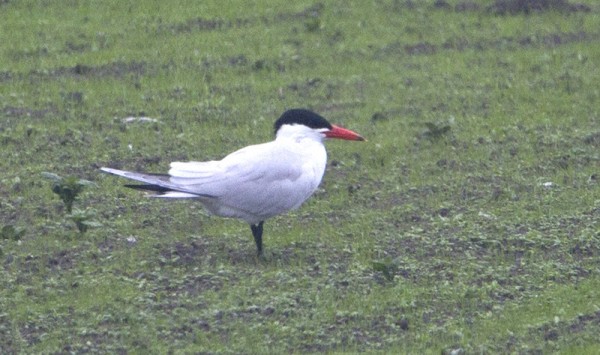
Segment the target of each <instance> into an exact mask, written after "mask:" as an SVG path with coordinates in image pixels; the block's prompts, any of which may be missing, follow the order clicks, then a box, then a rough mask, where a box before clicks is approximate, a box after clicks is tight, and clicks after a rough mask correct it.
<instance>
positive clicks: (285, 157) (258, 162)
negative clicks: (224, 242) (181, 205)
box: [101, 109, 364, 256]
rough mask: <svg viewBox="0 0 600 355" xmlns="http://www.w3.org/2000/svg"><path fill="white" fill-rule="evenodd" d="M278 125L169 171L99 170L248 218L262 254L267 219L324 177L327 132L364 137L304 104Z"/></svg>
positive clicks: (166, 194) (157, 192) (310, 191)
mask: <svg viewBox="0 0 600 355" xmlns="http://www.w3.org/2000/svg"><path fill="white" fill-rule="evenodd" d="M274 127H275V135H276V138H275V140H274V141H271V142H268V143H263V144H258V145H251V146H248V147H245V148H242V149H240V150H238V151H235V152H233V153H231V154H229V155H228V156H226V157H225V158H223V159H222V160H214V161H206V162H197V161H190V162H173V163H171V165H170V170H169V173H168V174H165V175H160V174H145V173H136V172H130V171H123V170H117V169H111V168H101V170H102V171H104V172H107V173H110V174H114V175H119V176H122V177H125V178H128V179H132V180H136V181H140V182H143V183H144V184H143V185H125V186H127V187H131V188H135V189H140V190H147V191H151V192H154V193H155V194H154V195H152V196H153V197H163V198H192V199H196V200H198V201H200V202H201V203H202V204H203V205H204V207H205V208H206V209H207V210H208V211H209V212H210V213H212V214H214V215H217V216H221V217H232V218H239V219H242V220H244V221H246V222H247V223H249V224H250V228H251V229H252V235H253V236H254V241H255V242H256V248H257V250H258V255H259V256H260V255H262V252H263V247H262V234H263V223H264V221H265V220H266V219H268V218H271V217H273V216H276V215H279V214H282V213H285V212H287V211H289V210H293V209H296V208H298V207H299V206H300V205H301V204H302V203H303V202H304V201H306V199H308V198H309V197H310V196H311V195H312V194H313V193H314V192H315V190H316V189H317V187H318V186H319V184H320V183H321V179H322V178H323V174H324V173H325V165H326V163H327V152H326V151H325V146H324V145H323V141H324V140H325V138H338V139H345V140H352V141H364V138H363V137H361V136H360V135H359V134H357V133H355V132H353V131H351V130H348V129H345V128H342V127H339V126H336V125H333V124H331V123H329V122H328V121H327V120H326V119H325V118H323V117H321V116H320V115H318V114H316V113H314V112H312V111H309V110H305V109H292V110H288V111H286V112H284V113H283V114H282V115H281V117H279V119H278V120H277V121H276V122H275V125H274Z"/></svg>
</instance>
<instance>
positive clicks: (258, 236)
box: [250, 221, 264, 256]
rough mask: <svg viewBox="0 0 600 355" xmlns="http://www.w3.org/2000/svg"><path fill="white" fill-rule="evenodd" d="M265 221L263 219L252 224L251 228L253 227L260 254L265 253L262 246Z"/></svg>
mask: <svg viewBox="0 0 600 355" xmlns="http://www.w3.org/2000/svg"><path fill="white" fill-rule="evenodd" d="M263 223H264V221H261V222H260V223H258V224H251V225H250V229H252V235H253V236H254V241H255V242H256V249H257V250H258V256H262V253H263V248H262V234H263Z"/></svg>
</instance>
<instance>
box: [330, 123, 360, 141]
mask: <svg viewBox="0 0 600 355" xmlns="http://www.w3.org/2000/svg"><path fill="white" fill-rule="evenodd" d="M325 137H327V138H337V139H345V140H348V141H364V140H365V139H364V138H363V137H362V136H361V135H360V134H358V133H356V132H354V131H351V130H349V129H346V128H344V127H340V126H336V125H334V124H332V125H331V129H330V130H329V131H327V132H325Z"/></svg>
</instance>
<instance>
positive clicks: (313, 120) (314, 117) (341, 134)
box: [274, 109, 365, 141]
mask: <svg viewBox="0 0 600 355" xmlns="http://www.w3.org/2000/svg"><path fill="white" fill-rule="evenodd" d="M290 126H291V127H293V126H299V127H298V128H299V129H300V128H301V129H307V130H310V131H313V132H317V133H320V134H321V137H323V138H337V139H345V140H349V141H364V140H365V139H364V138H363V137H362V136H361V135H360V134H358V133H356V132H353V131H351V130H349V129H346V128H343V127H340V126H336V125H334V124H331V123H329V122H328V121H327V120H326V119H325V118H323V117H322V116H321V115H319V114H317V113H314V112H312V111H310V110H306V109H291V110H287V111H285V112H284V113H283V114H282V115H281V117H279V119H277V121H275V125H274V128H275V135H276V136H278V135H279V133H280V132H281V131H282V128H283V127H290Z"/></svg>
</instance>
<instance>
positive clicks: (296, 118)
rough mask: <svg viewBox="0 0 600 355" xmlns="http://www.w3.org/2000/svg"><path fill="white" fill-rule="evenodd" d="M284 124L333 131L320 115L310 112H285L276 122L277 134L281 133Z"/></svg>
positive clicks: (293, 110)
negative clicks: (280, 129)
mask: <svg viewBox="0 0 600 355" xmlns="http://www.w3.org/2000/svg"><path fill="white" fill-rule="evenodd" d="M284 124H289V125H294V124H301V125H305V126H307V127H310V128H315V129H317V128H327V129H331V128H332V127H331V123H329V122H327V120H326V119H325V118H323V117H321V116H320V115H319V114H317V113H314V112H312V111H310V110H306V109H302V108H295V109H291V110H287V111H285V112H284V113H283V114H282V115H281V117H279V118H278V119H277V121H275V125H274V127H275V134H277V131H279V128H281V126H283V125H284Z"/></svg>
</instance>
